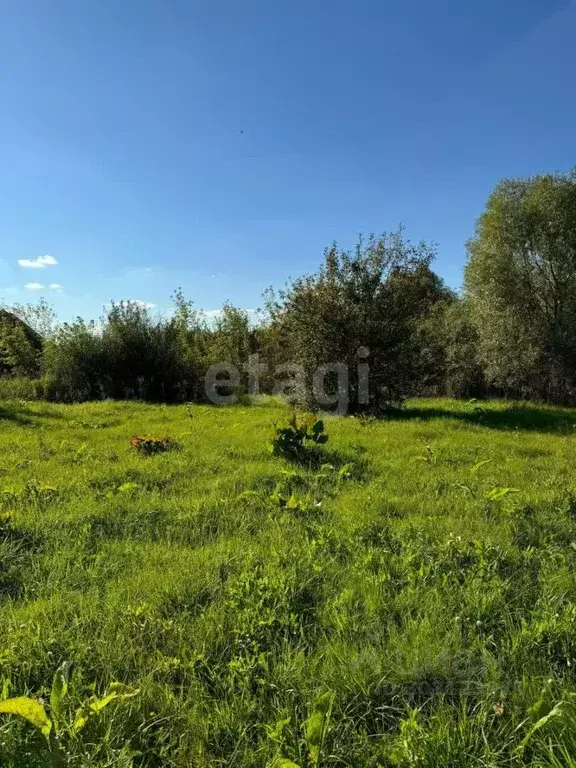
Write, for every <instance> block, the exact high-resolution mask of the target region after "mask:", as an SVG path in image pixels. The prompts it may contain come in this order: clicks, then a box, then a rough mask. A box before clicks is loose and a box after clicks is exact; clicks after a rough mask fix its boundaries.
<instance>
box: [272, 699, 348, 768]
mask: <svg viewBox="0 0 576 768" xmlns="http://www.w3.org/2000/svg"><path fill="white" fill-rule="evenodd" d="M334 695H335V694H334V692H333V691H328V692H327V693H323V694H322V695H321V696H319V697H318V698H317V699H316V703H315V705H314V709H313V711H312V714H311V715H310V717H309V718H308V720H306V722H305V723H304V741H305V743H306V749H307V751H308V764H309V765H310V766H313V768H318V766H319V765H320V760H321V759H322V755H323V753H324V745H325V742H326V736H327V735H328V729H329V727H330V718H331V716H332V705H333V704H334ZM286 722H288V721H282V722H281V723H280V724H279V725H282V724H284V723H286ZM272 768H300V766H299V765H297V764H296V763H293V762H292V761H291V760H287V759H286V758H285V757H277V758H276V760H275V761H274V762H273V763H272Z"/></svg>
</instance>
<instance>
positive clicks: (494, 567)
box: [0, 400, 576, 768]
mask: <svg viewBox="0 0 576 768" xmlns="http://www.w3.org/2000/svg"><path fill="white" fill-rule="evenodd" d="M480 406H481V407H480ZM285 415H286V409H285V408H284V407H283V406H282V405H279V404H276V403H267V404H263V405H258V406H252V407H249V406H240V405H238V406H233V407H229V408H220V409H218V408H216V407H202V406H190V407H186V406H182V407H162V406H150V405H143V404H126V403H112V402H105V403H99V404H90V405H82V406H80V405H79V406H55V405H48V404H45V403H32V404H22V403H17V402H13V403H6V402H5V403H3V404H1V403H0V509H1V510H2V517H1V519H0V610H1V618H2V620H1V623H0V688H1V691H0V694H1V696H0V697H1V698H7V697H8V696H10V697H14V696H24V695H29V696H34V697H35V696H40V697H42V698H43V699H44V700H47V699H48V697H49V692H50V686H51V684H52V678H53V675H54V673H55V671H56V669H57V668H58V667H59V665H60V664H61V663H62V662H64V661H67V662H70V663H71V667H70V687H69V694H68V698H67V699H66V701H65V704H64V713H63V715H62V720H63V721H64V722H65V723H69V722H71V718H72V719H73V713H74V712H75V711H76V709H77V708H78V707H79V706H80V705H81V703H82V702H83V701H85V700H86V698H87V697H89V696H90V695H92V694H101V693H102V692H104V691H105V689H106V687H107V686H108V685H109V684H110V683H111V682H112V681H119V682H122V683H126V684H128V685H131V686H133V687H135V688H137V689H138V691H139V692H138V694H137V695H135V696H133V697H131V698H130V699H127V700H125V701H121V702H112V703H111V704H110V705H109V706H107V707H106V708H105V709H103V710H102V711H101V713H100V714H98V715H94V716H93V717H91V718H90V720H89V722H88V723H87V725H86V727H85V728H84V729H83V730H82V732H81V733H79V734H76V735H75V734H74V733H73V729H72V728H69V729H68V728H67V727H66V725H64V726H62V738H61V744H62V749H63V750H64V751H65V753H66V764H68V765H70V766H98V767H99V768H101V767H102V766H120V767H122V766H124V767H126V768H127V767H128V766H130V765H133V766H178V767H179V768H180V767H181V768H184V767H188V766H199V767H200V768H202V767H203V766H227V767H228V766H229V767H233V766H238V767H240V766H243V767H246V768H247V767H248V766H250V767H255V768H258V767H261V768H264V767H265V766H280V765H285V766H290V765H292V763H289V762H284V763H283V762H282V761H283V760H284V761H293V763H294V764H296V765H297V766H300V767H301V768H309V767H310V766H315V765H318V766H351V767H354V768H369V767H370V768H375V767H376V766H429V767H430V768H432V766H434V767H435V768H436V767H437V766H504V765H511V766H513V765H534V766H544V765H546V766H576V707H575V704H574V700H573V697H574V696H575V695H576V672H575V667H574V665H575V664H576V569H575V566H576V496H572V492H573V491H575V490H576V480H575V476H574V470H575V466H576V455H575V445H576V444H575V437H574V435H575V428H576V411H568V410H559V409H556V410H555V409H551V408H545V407H537V406H515V405H513V404H511V403H492V404H479V403H455V402H451V401H446V400H434V401H418V402H412V403H409V408H408V409H407V410H406V411H405V412H404V413H403V414H402V417H401V418H395V419H390V420H385V421H384V420H380V421H378V420H375V419H354V418H340V419H338V418H332V417H329V418H327V419H326V422H325V423H326V430H327V433H328V435H329V442H328V443H327V445H326V446H322V447H315V448H314V450H311V451H310V455H309V458H307V460H306V461H305V462H303V463H300V464H295V463H290V462H289V461H287V460H284V459H280V458H278V457H275V456H273V455H272V454H271V453H270V452H269V451H268V450H267V440H268V436H269V433H270V429H271V426H272V424H273V422H275V421H278V420H281V419H282V418H283V417H285ZM138 434H152V435H158V436H163V435H169V436H171V437H172V438H174V439H175V440H177V441H178V442H179V444H180V447H179V449H178V450H172V451H169V452H166V453H161V454H158V455H155V456H150V457H147V456H143V455H140V454H139V453H138V452H137V451H136V450H134V449H133V448H132V447H131V444H130V440H131V437H132V436H133V435H138ZM323 694H328V695H327V696H324V697H323V699H321V702H324V703H326V702H327V701H332V711H331V717H330V718H329V719H328V718H327V717H326V718H322V717H321V713H320V710H317V713H316V724H318V718H320V719H321V720H322V725H323V734H324V736H325V738H324V743H323V744H322V745H319V744H318V739H316V742H315V736H314V727H313V725H314V719H313V720H312V722H311V721H310V720H309V718H310V715H311V714H312V713H313V711H314V708H315V705H316V703H317V701H318V699H319V697H321V696H322V695H323ZM318 746H321V747H322V749H321V751H320V753H318V750H317V747H318ZM49 764H50V763H49V757H48V748H47V745H46V743H45V740H44V739H43V737H42V736H41V735H39V734H38V733H37V732H36V730H35V729H34V728H33V727H32V726H31V725H30V724H29V723H27V722H25V721H23V720H20V719H19V718H16V717H10V716H5V715H0V765H1V766H2V767H3V768H12V767H13V768H16V766H17V767H18V768H23V767H26V766H45V765H49Z"/></svg>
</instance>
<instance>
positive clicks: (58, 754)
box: [0, 662, 139, 768]
mask: <svg viewBox="0 0 576 768" xmlns="http://www.w3.org/2000/svg"><path fill="white" fill-rule="evenodd" d="M68 666H69V665H68V664H67V663H66V662H65V663H64V664H62V665H61V666H60V667H59V668H58V669H57V670H56V674H55V675H54V679H53V681H52V691H51V693H50V703H49V707H48V711H49V713H50V714H48V712H47V711H46V707H45V705H44V703H43V702H42V701H41V700H39V699H32V698H30V697H28V696H17V697H15V698H12V699H5V700H4V701H0V714H5V715H17V716H18V717H21V718H23V719H24V720H27V721H28V722H29V723H30V724H31V725H33V726H34V727H35V728H36V730H37V731H38V732H39V733H40V734H42V736H44V738H45V739H46V741H47V743H48V749H49V752H50V760H51V763H52V766H53V768H65V766H66V765H67V764H68V761H67V758H66V753H65V751H64V747H63V743H64V742H65V741H66V740H72V739H74V738H75V737H76V736H77V735H78V734H79V733H80V732H81V731H82V729H83V728H84V727H85V725H86V724H87V723H88V721H89V720H90V719H91V718H93V717H95V716H96V715H98V714H99V713H100V712H101V711H102V710H103V709H104V707H107V706H108V704H110V703H111V702H113V701H124V700H125V699H129V698H132V697H133V696H136V695H137V694H138V693H139V690H138V689H134V688H130V687H129V686H127V685H124V684H123V683H110V685H109V686H108V688H107V690H106V693H105V694H104V696H101V697H98V696H91V697H90V698H89V699H87V700H86V701H85V702H84V703H83V704H82V706H80V707H79V708H78V709H77V710H76V713H75V715H74V717H73V718H66V717H65V716H64V715H63V712H62V705H63V703H64V699H65V698H66V695H67V693H68Z"/></svg>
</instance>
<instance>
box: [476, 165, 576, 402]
mask: <svg viewBox="0 0 576 768" xmlns="http://www.w3.org/2000/svg"><path fill="white" fill-rule="evenodd" d="M467 248H468V254H469V261H468V264H467V266H466V271H465V289H466V293H467V296H468V298H469V300H470V307H471V317H472V321H473V323H474V326H475V328H476V331H477V333H478V343H479V354H480V358H481V360H482V362H483V364H484V366H485V373H486V377H487V380H488V382H489V383H492V384H494V385H496V386H498V387H500V388H501V389H502V390H504V392H506V393H514V394H517V395H524V396H532V397H535V396H536V397H542V398H546V399H552V400H556V401H559V402H569V401H572V400H573V399H574V396H575V393H576V170H574V171H572V172H570V173H568V174H548V175H539V176H534V177H532V178H528V179H511V180H505V181H503V182H501V183H500V184H499V185H498V186H497V187H496V189H495V190H494V192H493V193H492V195H491V196H490V198H489V200H488V204H487V207H486V210H485V211H484V213H483V214H482V215H481V216H480V218H479V220H478V222H477V226H476V234H475V236H474V237H473V238H472V239H471V240H470V241H469V243H468V245H467Z"/></svg>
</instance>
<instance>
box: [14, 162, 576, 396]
mask: <svg viewBox="0 0 576 768" xmlns="http://www.w3.org/2000/svg"><path fill="white" fill-rule="evenodd" d="M466 248H467V263H466V266H465V270H464V282H463V288H462V290H461V291H459V292H456V291H453V290H451V289H450V288H448V287H447V286H446V285H445V284H444V282H443V280H442V279H441V278H440V277H439V276H438V275H437V274H436V273H435V272H434V271H433V269H432V266H433V262H434V258H435V256H436V251H435V248H434V247H433V246H432V245H430V244H428V243H425V242H421V243H418V244H413V243H411V242H410V241H409V240H408V239H406V238H405V237H404V233H403V231H402V230H399V231H397V232H392V233H385V234H383V235H381V236H378V237H376V236H371V237H369V238H367V239H360V240H359V241H358V243H357V245H356V247H355V249H354V250H353V251H344V250H341V249H340V248H339V247H338V246H337V245H336V244H334V245H332V246H331V247H330V248H328V249H327V250H326V251H325V253H324V258H323V261H322V263H321V265H320V267H319V269H318V271H317V272H316V273H315V274H312V275H305V276H303V277H300V278H298V279H296V280H293V281H291V282H290V283H289V284H288V285H287V286H286V287H285V288H284V289H282V290H280V291H273V290H269V291H267V292H266V294H265V297H264V311H263V312H262V315H261V318H260V320H259V321H258V322H256V323H254V322H253V321H252V320H251V318H250V317H249V316H248V314H247V313H246V312H245V311H243V310H242V309H238V308H236V307H234V306H232V305H231V304H226V305H225V306H224V307H223V309H222V312H221V314H220V316H219V317H217V318H216V319H215V320H214V321H213V322H207V320H206V319H205V317H204V316H203V315H202V314H201V313H199V312H197V311H196V310H195V309H194V307H193V305H192V304H191V303H190V302H188V301H187V300H186V299H185V297H184V296H183V294H182V292H181V291H177V292H176V294H175V295H174V297H173V303H174V310H173V312H172V313H170V314H169V315H166V316H159V315H155V314H153V313H152V312H151V311H150V310H148V309H146V308H145V307H143V306H141V305H139V304H136V303H130V302H121V303H119V304H113V305H112V306H111V308H110V309H109V310H108V311H107V313H106V315H105V317H103V318H102V320H101V322H100V323H93V322H85V321H83V320H81V319H78V320H76V321H75V322H72V323H64V324H62V325H58V324H57V323H56V320H55V317H54V314H53V312H52V310H51V309H50V307H49V306H48V305H47V304H46V303H44V302H40V304H38V305H35V306H13V307H4V308H3V309H2V310H0V378H2V379H3V381H2V382H0V384H2V383H3V384H6V383H8V384H9V383H10V382H16V381H18V382H22V381H25V382H27V383H28V384H29V389H28V390H26V391H31V389H30V388H32V389H33V391H34V393H35V395H36V396H38V397H44V398H47V399H51V400H57V401H63V402H75V401H82V400H89V399H99V398H109V397H110V398H140V399H144V400H148V401H153V402H167V403H176V402H185V401H193V402H198V401H201V400H202V399H204V398H205V397H206V388H205V382H206V375H207V372H208V371H209V369H210V368H211V366H215V365H218V364H220V363H223V362H227V363H230V364H232V365H234V366H236V367H237V368H238V369H239V370H243V369H244V368H245V365H246V362H247V360H248V359H249V358H250V357H251V356H252V357H253V356H254V355H258V356H259V359H261V360H262V361H264V363H265V371H264V373H263V374H262V377H261V380H260V390H261V391H262V392H272V391H274V388H275V386H276V383H275V381H274V377H273V372H274V371H276V370H278V369H279V368H282V369H283V370H285V371H286V372H288V373H287V375H289V372H290V370H294V369H295V368H297V369H299V370H300V371H303V376H304V381H302V378H299V379H295V380H294V386H293V387H292V388H291V391H290V394H291V396H292V398H293V399H294V400H296V401H297V402H299V403H301V404H302V405H305V406H307V407H315V406H317V405H318V403H317V402H316V401H315V394H314V389H313V387H312V386H311V380H312V378H313V376H314V372H315V371H317V370H318V369H322V370H325V371H326V375H325V379H326V386H327V388H328V389H330V388H331V387H332V389H334V390H335V389H336V388H337V387H338V386H340V383H341V382H340V381H339V379H338V376H337V372H336V371H335V369H334V364H335V363H337V364H338V365H340V366H344V367H345V368H346V370H347V372H348V373H347V386H348V387H349V389H350V392H351V397H350V402H351V403H352V404H355V406H353V407H355V408H357V409H368V410H372V411H374V410H378V409H385V408H390V407H393V406H396V405H398V404H400V403H401V402H402V401H403V400H404V399H405V398H406V397H410V396H414V395H426V394H443V395H448V396H453V397H487V396H504V397H512V398H525V399H536V400H544V401H549V402H555V403H560V404H575V403H576V169H575V170H573V171H571V172H569V173H566V174H559V173H556V174H542V175H537V176H534V177H530V178H526V179H509V180H505V181H503V182H501V183H500V184H498V186H497V187H496V188H495V189H494V191H493V192H492V194H491V195H490V197H489V199H488V202H487V205H486V208H485V210H484V212H483V213H482V214H481V216H480V217H479V219H478V221H477V225H476V231H475V234H474V236H473V237H472V238H471V239H470V240H469V242H468V243H467V246H466ZM366 366H367V367H366ZM366 371H369V377H366V379H365V380H364V379H363V377H365V372H366ZM247 375H248V374H247ZM231 386H232V385H231V384H230V381H229V380H225V379H223V380H222V382H221V387H222V389H223V391H226V390H227V388H228V389H230V387H231ZM246 386H247V384H246V381H245V380H244V379H242V380H240V381H235V382H234V384H233V388H234V389H235V390H237V391H239V392H242V391H243V390H244V389H245V388H246ZM366 387H368V389H367V390H366V391H362V392H361V390H362V388H364V389H365V388H366ZM2 391H6V389H2V388H0V392H2ZM8 391H9V387H8Z"/></svg>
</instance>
